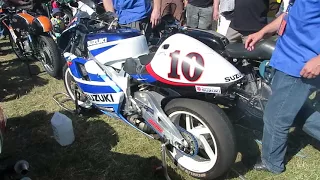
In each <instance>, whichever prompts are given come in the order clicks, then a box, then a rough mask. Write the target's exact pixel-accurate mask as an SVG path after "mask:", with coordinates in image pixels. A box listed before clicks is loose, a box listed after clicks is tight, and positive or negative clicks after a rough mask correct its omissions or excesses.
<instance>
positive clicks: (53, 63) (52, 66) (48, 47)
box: [38, 35, 62, 77]
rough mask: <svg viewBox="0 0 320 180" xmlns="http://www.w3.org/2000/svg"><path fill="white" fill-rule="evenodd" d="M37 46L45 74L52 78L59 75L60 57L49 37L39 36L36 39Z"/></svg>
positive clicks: (55, 45)
mask: <svg viewBox="0 0 320 180" xmlns="http://www.w3.org/2000/svg"><path fill="white" fill-rule="evenodd" d="M38 45H39V48H40V54H41V55H40V56H41V59H40V62H42V65H43V67H44V69H45V70H46V72H47V73H48V74H49V75H50V76H52V77H58V76H59V75H61V74H60V73H61V68H62V61H61V55H60V52H59V49H58V47H57V44H56V43H55V42H54V40H53V39H52V38H51V37H48V36H43V35H40V36H39V37H38ZM60 77H61V76H60Z"/></svg>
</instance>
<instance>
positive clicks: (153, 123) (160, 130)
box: [148, 119, 163, 133]
mask: <svg viewBox="0 0 320 180" xmlns="http://www.w3.org/2000/svg"><path fill="white" fill-rule="evenodd" d="M148 122H149V124H150V125H151V126H152V127H153V128H154V129H155V130H156V131H158V132H160V133H162V132H163V129H162V128H161V127H160V126H159V124H157V123H156V122H155V121H154V120H152V119H149V120H148Z"/></svg>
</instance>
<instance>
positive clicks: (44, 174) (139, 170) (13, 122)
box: [1, 111, 180, 180]
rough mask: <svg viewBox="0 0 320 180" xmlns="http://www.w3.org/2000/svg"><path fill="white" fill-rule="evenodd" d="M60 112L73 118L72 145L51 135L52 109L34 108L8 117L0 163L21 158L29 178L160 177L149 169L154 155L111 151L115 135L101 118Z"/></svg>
mask: <svg viewBox="0 0 320 180" xmlns="http://www.w3.org/2000/svg"><path fill="white" fill-rule="evenodd" d="M62 113H64V114H66V115H67V116H68V117H70V118H71V119H73V127H74V132H75V142H73V144H72V145H70V146H66V147H62V146H60V145H59V144H58V143H57V142H56V141H55V140H54V138H53V137H52V128H51V124H50V119H51V117H52V116H53V114H52V113H49V114H47V112H45V111H34V112H32V113H30V114H28V115H26V116H24V117H14V118H9V119H8V124H7V129H8V131H7V132H6V134H5V142H4V144H5V145H4V149H3V154H2V156H9V158H8V160H6V161H5V162H1V163H2V164H3V163H9V162H12V161H16V160H20V159H25V160H27V161H28V162H29V163H30V166H31V169H30V170H31V172H30V174H29V177H31V178H33V179H46V180H51V179H53V180H63V179H66V180H73V179H75V180H82V179H84V180H87V179H94V180H100V179H101V180H102V179H103V180H105V179H106V180H107V179H108V180H110V179H111V180H113V179H114V180H122V179H123V180H128V179H130V180H141V179H146V180H147V179H148V180H150V179H155V180H158V179H159V180H160V179H164V178H163V177H162V176H154V173H153V167H154V166H158V165H160V164H161V162H160V160H159V159H158V158H156V157H150V158H142V157H140V156H137V155H127V154H121V153H115V152H112V151H111V148H112V147H114V146H115V145H116V144H117V142H118V135H117V133H116V132H115V130H114V129H113V128H112V127H110V126H109V125H108V124H106V123H105V122H103V121H101V120H99V119H94V120H90V121H86V120H85V119H86V118H82V117H78V116H74V115H72V114H70V113H68V112H62ZM159 153H160V152H159ZM172 173H173V172H172V171H171V170H170V174H171V176H173V178H172V179H179V177H180V176H179V175H176V174H174V175H172Z"/></svg>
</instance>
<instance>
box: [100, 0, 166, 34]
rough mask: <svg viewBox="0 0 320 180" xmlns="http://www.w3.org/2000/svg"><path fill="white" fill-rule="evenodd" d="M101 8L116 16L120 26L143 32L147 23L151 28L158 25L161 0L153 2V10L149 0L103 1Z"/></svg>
mask: <svg viewBox="0 0 320 180" xmlns="http://www.w3.org/2000/svg"><path fill="white" fill-rule="evenodd" d="M103 6H104V9H105V10H106V11H110V12H115V13H116V14H117V15H118V18H119V24H120V25H122V26H128V27H131V28H136V29H138V30H144V29H145V28H146V26H147V25H148V24H149V22H150V23H151V25H152V27H155V26H156V25H158V24H159V23H160V19H161V14H160V10H161V9H160V8H161V0H154V2H153V8H152V5H151V0H103Z"/></svg>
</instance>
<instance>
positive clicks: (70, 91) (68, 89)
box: [64, 68, 84, 106]
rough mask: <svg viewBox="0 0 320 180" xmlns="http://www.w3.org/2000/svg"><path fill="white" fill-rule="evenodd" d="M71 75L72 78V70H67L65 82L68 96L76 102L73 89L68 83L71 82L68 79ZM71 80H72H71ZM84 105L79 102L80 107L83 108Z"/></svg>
mask: <svg viewBox="0 0 320 180" xmlns="http://www.w3.org/2000/svg"><path fill="white" fill-rule="evenodd" d="M69 75H70V76H72V74H71V72H70V69H69V68H68V69H67V72H66V73H65V76H64V81H65V84H66V89H67V91H68V94H69V96H70V97H71V99H72V100H73V101H74V100H75V99H76V98H75V97H74V95H73V92H72V90H71V87H70V86H69V83H68V81H69V79H68V77H69ZM70 80H71V79H70ZM71 81H72V80H71ZM83 104H84V102H82V101H79V100H78V105H79V106H83Z"/></svg>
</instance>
